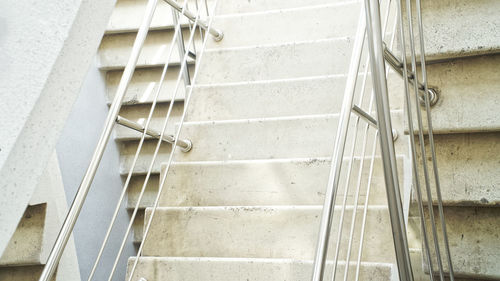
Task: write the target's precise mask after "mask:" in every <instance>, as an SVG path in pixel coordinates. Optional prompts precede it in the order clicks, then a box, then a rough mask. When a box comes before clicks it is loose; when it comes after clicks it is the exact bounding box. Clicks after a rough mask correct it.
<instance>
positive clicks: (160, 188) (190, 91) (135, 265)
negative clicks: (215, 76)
mask: <svg viewBox="0 0 500 281" xmlns="http://www.w3.org/2000/svg"><path fill="white" fill-rule="evenodd" d="M216 8H217V0H216V1H215V3H214V8H213V11H212V16H211V17H210V18H209V22H208V27H210V26H211V25H212V22H213V19H214V14H215V9H216ZM207 39H208V36H206V37H205V39H204V40H203V44H202V47H201V50H200V54H199V57H198V59H199V61H201V60H202V58H203V54H204V50H205V46H206V44H207V41H208V40H207ZM199 69H200V63H198V64H197V65H196V67H195V72H194V75H193V79H192V86H191V87H189V92H188V94H187V95H186V101H185V104H184V111H183V113H182V116H181V120H180V121H179V126H178V128H177V132H176V134H175V140H176V142H175V143H174V144H173V145H172V153H170V156H169V159H168V162H167V165H166V167H165V171H164V174H163V176H162V178H161V179H160V186H159V189H158V193H157V195H156V198H155V203H154V204H153V207H152V211H151V214H150V215H149V219H148V221H147V223H146V227H145V229H144V233H143V237H142V241H141V245H140V246H139V250H138V251H137V257H136V259H135V261H134V264H133V265H132V268H131V270H130V273H129V278H128V281H131V280H132V278H133V276H134V273H135V270H136V268H137V264H138V263H139V259H140V257H141V255H142V251H143V248H144V243H145V241H146V239H147V236H148V234H149V230H150V228H151V224H152V221H153V219H154V216H155V213H156V209H157V208H158V203H159V200H160V195H161V193H162V191H163V188H164V186H165V182H166V179H167V175H168V172H169V170H170V167H171V164H172V161H173V158H174V155H175V153H174V150H175V147H176V146H177V141H178V139H179V136H180V133H181V130H182V126H183V124H184V119H185V117H186V113H187V107H188V106H189V102H190V100H191V97H192V93H193V89H194V85H195V82H196V78H197V77H198V73H199ZM176 88H177V87H176ZM174 92H177V90H175V91H174ZM164 129H165V128H164Z"/></svg>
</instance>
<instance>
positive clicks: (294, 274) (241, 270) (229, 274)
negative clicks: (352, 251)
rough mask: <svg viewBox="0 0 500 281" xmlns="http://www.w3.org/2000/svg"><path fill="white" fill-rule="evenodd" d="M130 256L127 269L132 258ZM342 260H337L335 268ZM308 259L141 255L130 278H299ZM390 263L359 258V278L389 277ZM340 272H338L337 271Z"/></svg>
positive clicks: (273, 280) (201, 280)
mask: <svg viewBox="0 0 500 281" xmlns="http://www.w3.org/2000/svg"><path fill="white" fill-rule="evenodd" d="M135 259H136V257H131V258H130V259H129V262H128V272H129V273H130V270H131V267H132V265H133V263H134V262H135ZM344 266H345V262H343V261H340V262H339V272H340V271H341V270H342V274H341V275H342V276H343V269H344ZM354 268H355V265H354V264H353V263H351V264H350V275H352V276H354ZM311 270H312V260H293V259H256V258H203V257H197V258H190V257H141V258H140V260H139V262H138V267H137V269H136V272H135V273H134V278H133V279H132V280H137V279H138V278H140V277H144V278H146V279H147V280H150V281H154V280H158V281H159V280H178V279H179V278H183V280H184V279H187V280H190V281H198V280H199V281H222V280H228V281H229V280H231V281H249V280H255V281H256V280H258V281H285V280H286V281H303V280H307V279H308V278H310V275H311ZM331 270H332V262H327V269H326V276H325V277H326V278H327V279H329V278H330V277H329V276H330V275H331V273H330V272H331ZM392 270H393V265H392V264H389V263H371V262H362V263H361V265H360V278H361V280H374V281H375V280H378V281H379V280H391V279H390V278H391V276H392ZM339 275H340V274H339Z"/></svg>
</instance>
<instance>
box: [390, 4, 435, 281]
mask: <svg viewBox="0 0 500 281" xmlns="http://www.w3.org/2000/svg"><path fill="white" fill-rule="evenodd" d="M397 5H398V6H397V8H398V21H399V38H400V41H401V49H402V51H401V53H402V54H403V55H402V62H403V63H402V64H403V83H404V92H405V103H406V111H407V119H408V126H409V130H410V134H409V135H410V149H411V153H412V162H413V164H412V170H413V176H414V182H415V191H416V192H417V205H418V210H419V214H420V217H421V220H420V227H421V228H422V237H423V240H424V241H423V242H424V247H425V250H426V258H427V262H428V264H429V268H430V271H431V272H432V271H433V268H434V266H433V263H432V259H431V256H430V250H429V249H430V247H429V238H428V237H427V226H426V224H425V222H424V206H423V203H422V191H421V185H420V176H419V171H418V162H417V161H418V160H417V159H418V157H417V150H416V148H415V145H416V142H415V136H414V134H413V132H414V129H413V111H412V106H411V104H412V102H411V97H410V89H409V84H410V82H409V77H408V69H407V62H406V39H405V34H404V28H403V12H402V7H401V2H399V1H397ZM414 73H415V72H414ZM413 79H415V78H413ZM413 85H414V87H415V85H418V81H417V80H416V79H415V82H414V84H413ZM417 88H418V86H417ZM417 93H418V92H417ZM417 96H418V94H417ZM424 96H428V95H425V94H424ZM417 110H419V108H418V103H417ZM430 280H434V276H433V275H432V274H431V275H430Z"/></svg>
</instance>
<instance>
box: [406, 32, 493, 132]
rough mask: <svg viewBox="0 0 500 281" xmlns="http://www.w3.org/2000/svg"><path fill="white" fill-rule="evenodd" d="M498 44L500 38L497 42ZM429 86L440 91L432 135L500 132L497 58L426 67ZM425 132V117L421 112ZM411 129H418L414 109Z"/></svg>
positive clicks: (484, 57)
mask: <svg viewBox="0 0 500 281" xmlns="http://www.w3.org/2000/svg"><path fill="white" fill-rule="evenodd" d="M499 41H500V39H499ZM427 70H428V71H427V74H428V77H429V84H430V85H436V86H437V88H438V90H439V91H440V97H439V101H438V103H437V104H436V105H435V106H433V107H432V110H431V114H432V125H433V129H434V133H437V134H448V133H472V132H495V131H499V130H500V118H498V108H499V107H500V101H499V99H498V98H497V95H498V93H499V92H500V82H499V81H500V55H490V56H480V57H471V58H463V59H456V60H453V61H449V62H443V63H438V64H429V65H428V66H427ZM422 113H423V118H424V123H425V126H424V129H425V131H427V121H426V120H427V114H426V112H425V109H424V110H423V111H422ZM413 115H414V120H415V121H414V125H413V126H414V128H418V127H417V126H418V124H417V121H416V112H415V110H413Z"/></svg>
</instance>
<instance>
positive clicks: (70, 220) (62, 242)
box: [39, 0, 157, 281]
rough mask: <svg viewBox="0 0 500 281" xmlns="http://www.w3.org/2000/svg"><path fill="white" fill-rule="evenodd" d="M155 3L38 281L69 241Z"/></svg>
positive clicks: (47, 273)
mask: <svg viewBox="0 0 500 281" xmlns="http://www.w3.org/2000/svg"><path fill="white" fill-rule="evenodd" d="M156 3H157V0H149V1H148V4H147V6H146V12H145V16H144V18H143V20H142V22H141V26H140V27H139V30H138V32H137V36H136V39H135V41H134V45H133V47H132V54H131V55H130V57H129V60H128V62H127V65H126V66H125V70H124V71H123V75H122V78H121V80H120V84H119V85H118V89H117V91H116V95H115V97H114V99H113V103H112V104H111V107H110V109H109V112H108V115H107V117H106V122H105V125H104V128H103V130H102V133H101V136H100V137H99V141H98V143H97V146H96V149H95V151H94V154H93V156H92V160H91V162H90V164H89V167H88V168H87V171H86V172H85V176H84V177H83V180H82V183H81V184H80V186H79V188H78V191H77V193H76V195H75V199H74V200H73V203H72V204H71V207H70V209H69V211H68V214H67V216H66V218H65V220H64V223H63V225H62V227H61V230H60V232H59V234H58V236H57V238H56V241H55V243H54V247H53V248H52V250H51V252H50V254H49V257H48V259H47V263H46V264H45V267H44V269H43V271H42V274H41V275H40V278H39V280H40V281H49V280H50V279H51V278H52V276H53V275H54V273H55V271H56V268H57V265H58V264H59V260H60V259H61V256H62V253H63V251H64V249H65V247H66V244H67V242H68V240H69V237H70V236H71V233H72V231H73V227H74V226H75V223H76V220H77V219H78V215H79V214H80V211H81V209H82V207H83V203H84V202H85V199H86V197H87V194H88V192H89V190H90V185H91V184H92V181H93V179H94V176H95V174H96V171H97V168H98V167H99V163H100V161H101V158H102V155H103V153H104V150H105V148H106V145H107V143H108V141H109V137H110V136H111V133H112V130H113V128H114V124H115V120H116V117H117V116H118V112H119V111H120V108H121V104H122V100H123V97H124V96H125V93H126V91H127V88H128V85H129V82H130V80H131V79H132V75H133V74H134V70H135V66H136V64H137V60H138V59H139V54H140V52H141V49H142V46H143V44H144V40H145V39H146V36H147V33H148V30H149V26H150V24H151V20H152V19H153V15H154V11H155V8H156Z"/></svg>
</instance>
